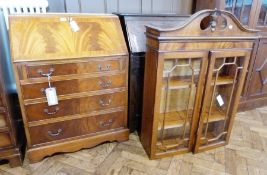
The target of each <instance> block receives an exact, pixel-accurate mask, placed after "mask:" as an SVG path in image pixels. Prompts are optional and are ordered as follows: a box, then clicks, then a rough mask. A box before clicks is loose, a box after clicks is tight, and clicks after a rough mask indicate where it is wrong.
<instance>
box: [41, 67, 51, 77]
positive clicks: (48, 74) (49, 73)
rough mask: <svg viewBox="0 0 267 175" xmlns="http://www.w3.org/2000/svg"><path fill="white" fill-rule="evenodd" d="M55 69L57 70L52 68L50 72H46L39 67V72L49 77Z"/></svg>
mask: <svg viewBox="0 0 267 175" xmlns="http://www.w3.org/2000/svg"><path fill="white" fill-rule="evenodd" d="M54 71H55V69H54V68H50V69H49V72H48V73H44V72H43V70H41V69H39V70H38V73H39V74H40V75H41V76H43V77H49V76H51V75H52V74H53V72H54Z"/></svg>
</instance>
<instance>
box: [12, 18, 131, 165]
mask: <svg viewBox="0 0 267 175" xmlns="http://www.w3.org/2000/svg"><path fill="white" fill-rule="evenodd" d="M70 21H75V22H76V23H77V25H78V26H79V29H78V31H76V30H74V29H73V28H72V26H71V23H70ZM10 41H11V52H12V59H13V66H14V70H15V76H16V83H17V86H18V93H19V97H20V104H21V108H22V113H23V121H24V125H25V131H26V135H27V142H28V150H27V153H28V156H29V160H30V162H31V163H33V162H37V161H40V160H41V159H42V158H44V157H45V156H49V155H52V154H54V153H56V152H71V151H77V150H79V149H82V148H88V147H91V146H95V145H97V144H100V143H102V142H105V141H114V140H117V141H124V140H127V139H128V137H129V131H128V129H127V105H128V103H127V93H128V88H127V85H128V53H127V48H126V45H125V42H124V38H123V34H122V31H121V28H120V23H119V20H118V19H117V17H116V16H115V15H88V14H84V15H78V14H45V15H17V16H16V15H14V16H11V17H10ZM49 77H50V78H51V79H50V80H51V86H52V87H55V88H56V92H57V96H58V104H57V105H53V106H48V103H47V99H46V96H45V89H46V88H48V87H49V83H48V78H49Z"/></svg>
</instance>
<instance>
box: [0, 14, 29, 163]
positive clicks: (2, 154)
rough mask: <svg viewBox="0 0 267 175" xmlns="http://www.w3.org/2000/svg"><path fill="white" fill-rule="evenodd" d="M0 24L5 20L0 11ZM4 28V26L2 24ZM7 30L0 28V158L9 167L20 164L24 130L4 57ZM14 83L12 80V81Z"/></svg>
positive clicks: (6, 60)
mask: <svg viewBox="0 0 267 175" xmlns="http://www.w3.org/2000/svg"><path fill="white" fill-rule="evenodd" d="M0 19H1V21H0V26H3V25H5V21H4V20H2V19H4V18H3V16H2V12H1V11H0ZM4 29H6V27H5V26H4ZM6 34H7V31H6V30H3V28H0V160H2V159H4V160H8V161H9V165H10V166H11V167H16V166H20V165H22V158H23V156H22V150H23V149H22V146H23V143H24V140H25V138H24V132H23V128H22V124H21V122H19V121H21V115H20V111H19V107H18V106H19V105H18V97H17V95H16V93H15V91H14V87H13V86H12V80H11V76H10V74H9V72H10V60H8V59H6V58H7V57H6V52H7V50H5V49H4V48H5V46H4V44H6V43H4V42H3V40H5V39H4V38H5V37H6V38H7V35H6ZM13 83H14V82H13Z"/></svg>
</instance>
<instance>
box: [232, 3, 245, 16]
mask: <svg viewBox="0 0 267 175" xmlns="http://www.w3.org/2000/svg"><path fill="white" fill-rule="evenodd" d="M242 5H243V0H236V3H235V9H234V15H235V16H236V17H237V18H238V19H240V16H241V10H242Z"/></svg>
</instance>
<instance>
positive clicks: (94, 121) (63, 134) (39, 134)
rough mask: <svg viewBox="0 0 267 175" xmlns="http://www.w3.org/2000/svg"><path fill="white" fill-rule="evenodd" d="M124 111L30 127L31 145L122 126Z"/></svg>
mask: <svg viewBox="0 0 267 175" xmlns="http://www.w3.org/2000/svg"><path fill="white" fill-rule="evenodd" d="M124 117H126V116H125V111H120V112H114V113H109V114H104V115H98V116H92V117H86V118H81V119H75V120H68V121H63V122H57V123H53V124H47V125H41V126H34V127H30V128H29V130H30V136H31V141H32V144H33V145H36V144H40V143H45V142H50V141H55V140H60V139H66V138H70V137H75V136H81V135H85V134H91V133H97V132H100V131H105V130H109V129H115V128H120V127H124Z"/></svg>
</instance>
